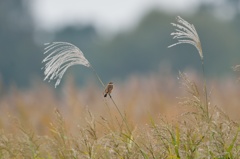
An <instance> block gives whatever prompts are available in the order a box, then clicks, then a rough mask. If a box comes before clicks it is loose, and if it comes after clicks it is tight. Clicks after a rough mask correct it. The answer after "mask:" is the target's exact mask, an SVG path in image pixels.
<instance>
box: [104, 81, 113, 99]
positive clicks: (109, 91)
mask: <svg viewBox="0 0 240 159" xmlns="http://www.w3.org/2000/svg"><path fill="white" fill-rule="evenodd" d="M112 90H113V83H112V82H109V83H108V85H107V87H106V89H105V91H104V93H105V94H104V97H107V95H109V96H110V98H111V92H112Z"/></svg>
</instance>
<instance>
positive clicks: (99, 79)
mask: <svg viewBox="0 0 240 159" xmlns="http://www.w3.org/2000/svg"><path fill="white" fill-rule="evenodd" d="M90 68H91V69H92V70H93V72H94V74H95V76H96V77H97V79H98V81H99V82H100V83H101V84H102V86H103V88H105V85H104V83H103V82H102V80H101V78H100V77H99V75H98V74H97V72H96V70H95V69H94V68H93V67H92V65H90ZM110 98H111V100H112V102H113V104H114V106H115V107H116V109H117V111H118V113H119V114H120V116H121V118H122V120H123V121H124V123H125V124H126V127H127V130H128V132H129V133H130V134H131V131H130V129H129V127H128V124H127V121H126V119H125V118H124V116H123V114H122V113H121V111H120V109H119V108H118V106H117V104H116V103H115V101H114V99H113V98H112V97H111V96H110Z"/></svg>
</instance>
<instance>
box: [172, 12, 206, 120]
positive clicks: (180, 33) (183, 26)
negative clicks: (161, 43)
mask: <svg viewBox="0 0 240 159" xmlns="http://www.w3.org/2000/svg"><path fill="white" fill-rule="evenodd" d="M176 20H177V22H178V23H179V24H175V23H171V24H172V25H173V26H174V27H176V29H175V31H176V32H173V33H171V35H172V36H173V39H178V42H177V43H174V44H172V45H170V46H168V48H170V47H173V46H175V45H178V44H191V45H193V46H195V48H196V49H197V50H198V53H199V56H200V58H201V62H202V63H201V64H202V72H203V77H204V94H205V102H206V108H205V109H206V113H207V118H209V113H208V93H207V83H206V74H205V70H204V58H203V53H202V46H201V41H200V39H199V36H198V33H197V31H196V29H195V27H194V25H193V24H190V23H188V22H187V21H186V20H184V19H183V18H181V17H180V16H178V17H177V18H176Z"/></svg>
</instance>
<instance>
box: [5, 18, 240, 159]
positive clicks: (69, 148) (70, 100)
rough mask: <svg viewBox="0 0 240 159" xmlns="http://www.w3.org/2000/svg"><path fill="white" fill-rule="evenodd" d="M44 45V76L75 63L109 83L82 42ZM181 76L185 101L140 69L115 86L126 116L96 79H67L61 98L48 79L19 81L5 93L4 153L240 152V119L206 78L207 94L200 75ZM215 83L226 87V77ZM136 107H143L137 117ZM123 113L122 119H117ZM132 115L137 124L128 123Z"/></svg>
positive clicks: (216, 156) (194, 39)
mask: <svg viewBox="0 0 240 159" xmlns="http://www.w3.org/2000/svg"><path fill="white" fill-rule="evenodd" d="M177 20H178V22H179V23H180V24H182V25H183V26H182V25H178V24H173V25H174V26H176V27H177V28H178V29H177V30H176V31H177V32H176V33H173V34H172V35H174V36H175V38H180V39H181V38H190V40H179V41H178V43H176V44H180V43H190V44H192V45H194V46H196V48H197V49H198V51H199V55H200V57H201V60H202V66H203V73H204V64H203V55H202V51H201V44H200V40H199V38H198V35H197V33H196V30H195V28H194V26H193V25H191V24H189V23H188V22H186V21H185V20H183V19H182V18H180V17H178V18H177ZM179 29H180V30H179ZM176 44H174V45H176ZM174 45H172V46H174ZM170 47H171V46H170ZM46 51H47V52H48V53H49V52H50V54H49V56H47V57H46V58H45V60H44V62H46V65H45V68H44V69H45V75H46V79H50V80H56V84H55V86H57V85H58V84H59V83H60V81H61V78H62V77H63V75H64V73H65V71H66V70H67V68H69V67H70V66H73V65H75V64H80V65H83V66H86V67H89V68H91V69H92V70H93V72H94V73H95V75H96V77H97V78H99V81H100V82H101V83H102V85H103V86H104V84H103V82H102V81H101V79H100V77H99V76H98V74H97V73H96V71H95V70H94V68H93V67H92V66H91V65H90V63H89V61H88V60H87V59H86V58H85V57H84V55H83V53H82V52H81V51H80V50H79V49H78V48H77V47H76V46H74V45H72V44H69V43H61V42H60V43H59V42H57V43H53V44H49V45H48V46H47V47H46ZM179 77H180V78H179V79H180V83H181V85H182V86H184V87H183V88H184V90H185V92H186V94H184V95H183V96H182V97H181V98H179V99H180V101H179V100H176V98H175V96H176V94H182V93H183V92H182V90H181V89H178V88H177V87H178V85H177V84H176V80H173V79H174V78H173V77H169V76H168V77H162V76H160V77H159V76H156V75H151V76H150V77H141V78H140V77H135V78H132V79H131V80H128V81H126V82H125V83H124V84H123V85H121V86H116V88H115V89H114V92H113V94H114V93H116V94H117V95H118V96H116V98H117V99H118V101H119V102H122V103H121V105H125V107H124V109H125V110H126V112H127V114H128V115H127V116H126V115H123V114H122V113H121V112H120V108H119V107H118V105H117V104H116V103H115V101H114V100H113V99H112V98H111V99H112V102H113V104H114V106H115V107H116V108H117V110H118V112H115V111H112V110H111V107H110V105H109V103H108V102H107V101H106V100H102V98H103V97H102V98H99V96H100V95H101V96H102V93H101V92H102V90H99V89H97V86H95V87H94V88H93V87H92V83H91V87H88V88H82V89H84V90H77V89H76V87H75V85H74V84H73V83H74V82H72V83H67V86H66V87H64V91H65V92H66V94H65V95H63V96H62V98H60V99H58V98H56V97H55V96H54V95H53V94H54V93H53V92H52V91H51V90H49V88H47V87H45V86H44V85H43V86H41V87H40V89H41V90H39V88H33V90H31V91H30V92H24V91H22V90H17V89H13V90H12V93H10V94H9V95H6V96H5V97H1V100H0V105H1V106H3V107H2V108H3V109H2V110H1V112H0V114H1V115H0V127H1V131H0V158H3V159H6V158H34V159H43V158H48V159H53V158H57V159H59V158H60V159H68V158H69V159H72V158H75V159H78V158H91V159H95V158H104V159H105V158H109V159H112V158H144V159H149V158H153V159H159V158H161V159H162V158H165V159H195V158H196V159H208V158H213V159H236V158H239V156H240V138H239V131H240V127H239V124H238V123H237V122H235V121H233V120H232V119H231V117H232V116H228V115H227V114H226V113H224V111H222V110H221V109H220V108H219V107H217V106H212V105H214V104H212V105H211V107H208V102H209V101H208V98H207V89H206V88H207V87H206V83H205V84H204V86H203V87H204V89H205V92H204V93H205V100H203V99H202V96H201V91H200V89H201V88H200V89H199V86H198V83H199V81H198V80H196V81H194V80H191V79H190V78H189V77H188V76H187V75H186V74H185V73H181V72H180V73H179ZM164 78H165V79H164ZM196 79H199V78H196ZM229 83H230V84H231V85H232V86H233V88H229V89H225V87H224V90H225V91H230V92H231V91H232V90H234V89H235V90H237V91H236V92H237V93H235V94H234V93H232V94H230V93H227V95H229V99H228V100H227V102H226V103H227V104H228V105H227V106H229V105H231V104H232V101H234V100H236V101H237V103H239V102H240V100H239V98H238V95H239V94H238V89H237V88H236V87H235V86H234V84H233V83H232V82H229ZM119 85H120V84H119ZM217 86H218V87H217V88H218V89H219V90H220V87H221V86H222V85H221V83H220V84H218V85H217ZM219 90H216V91H215V92H213V95H216V97H215V98H214V99H215V100H217V99H220V101H221V103H224V101H223V100H222V99H223V98H222V97H223V96H226V94H223V95H222V96H220V97H218V98H217V95H218V94H219V92H221V91H219ZM176 92H177V93H176ZM174 93H176V94H174ZM222 93H224V92H222ZM116 94H115V95H116ZM84 97H85V98H84ZM143 97H144V98H143ZM177 102H179V103H177ZM206 102H207V103H206ZM179 104H180V107H179ZM86 105H87V106H86ZM173 105H178V107H176V106H175V107H173ZM7 106H8V107H7ZM104 106H107V111H108V112H106V109H105V108H106V107H104ZM182 109H185V111H183V110H182ZM176 110H177V111H178V112H177V113H175V112H174V111H176ZM238 110H239V108H238ZM137 112H138V113H139V112H141V114H142V115H141V116H140V117H138V118H135V119H134V117H136V116H138V114H137ZM169 112H171V113H169ZM232 112H236V109H233V111H232ZM168 113H169V115H168V117H167V114H168ZM146 114H147V115H146ZM119 115H120V117H121V119H122V120H119V119H118V117H117V116H119ZM169 116H171V118H169ZM143 118H144V120H143ZM7 119H8V120H7ZM30 119H31V120H30ZM130 122H132V123H133V124H132V125H133V128H132V129H130V128H129V127H128V126H129V124H128V123H130ZM7 124H8V125H7Z"/></svg>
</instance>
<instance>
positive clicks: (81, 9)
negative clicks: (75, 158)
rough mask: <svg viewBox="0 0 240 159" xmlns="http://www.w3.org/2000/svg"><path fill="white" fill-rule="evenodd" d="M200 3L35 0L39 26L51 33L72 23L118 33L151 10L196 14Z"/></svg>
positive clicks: (182, 0)
mask: <svg viewBox="0 0 240 159" xmlns="http://www.w3.org/2000/svg"><path fill="white" fill-rule="evenodd" d="M199 1H200V0H32V4H31V5H32V6H31V10H32V13H33V15H34V16H35V18H34V19H35V20H36V23H37V26H38V27H39V28H44V29H48V30H54V29H59V28H61V27H63V26H65V25H69V24H70V25H71V24H82V25H87V24H93V25H94V26H95V27H96V28H97V29H98V30H100V31H111V32H116V31H119V30H124V29H128V28H130V27H133V26H135V25H136V24H137V23H138V22H139V20H140V19H141V18H142V16H143V15H145V14H146V12H148V11H149V10H150V9H152V8H159V9H161V10H164V11H167V12H178V11H187V12H194V10H196V8H197V6H198V4H199Z"/></svg>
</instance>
